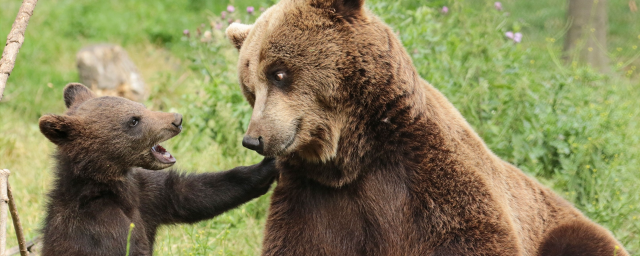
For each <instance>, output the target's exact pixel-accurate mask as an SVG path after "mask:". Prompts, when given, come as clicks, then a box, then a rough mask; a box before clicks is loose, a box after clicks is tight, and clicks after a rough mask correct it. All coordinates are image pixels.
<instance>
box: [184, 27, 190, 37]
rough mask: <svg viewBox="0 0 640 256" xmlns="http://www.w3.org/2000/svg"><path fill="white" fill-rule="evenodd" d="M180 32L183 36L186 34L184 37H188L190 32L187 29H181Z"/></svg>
mask: <svg viewBox="0 0 640 256" xmlns="http://www.w3.org/2000/svg"><path fill="white" fill-rule="evenodd" d="M182 34H183V35H184V36H186V37H189V34H190V33H189V30H188V29H185V30H183V31H182Z"/></svg>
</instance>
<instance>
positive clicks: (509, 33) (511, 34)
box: [504, 31, 513, 39]
mask: <svg viewBox="0 0 640 256" xmlns="http://www.w3.org/2000/svg"><path fill="white" fill-rule="evenodd" d="M504 35H505V36H507V37H508V38H509V39H513V32H511V31H507V33H504Z"/></svg>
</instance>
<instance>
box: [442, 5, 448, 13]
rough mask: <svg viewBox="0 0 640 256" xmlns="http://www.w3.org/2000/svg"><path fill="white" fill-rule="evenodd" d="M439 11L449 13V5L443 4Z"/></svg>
mask: <svg viewBox="0 0 640 256" xmlns="http://www.w3.org/2000/svg"><path fill="white" fill-rule="evenodd" d="M441 12H442V13H444V14H447V13H449V7H446V6H443V7H442V10H441Z"/></svg>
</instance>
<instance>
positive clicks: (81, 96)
mask: <svg viewBox="0 0 640 256" xmlns="http://www.w3.org/2000/svg"><path fill="white" fill-rule="evenodd" d="M95 97H96V96H95V95H94V94H93V92H91V90H89V88H87V87H86V86H84V85H83V84H80V83H70V84H67V86H65V87H64V104H65V105H67V108H71V106H73V105H78V104H80V103H82V102H85V101H87V100H90V99H93V98H95Z"/></svg>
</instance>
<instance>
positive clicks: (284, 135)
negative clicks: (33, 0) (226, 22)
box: [227, 0, 627, 256]
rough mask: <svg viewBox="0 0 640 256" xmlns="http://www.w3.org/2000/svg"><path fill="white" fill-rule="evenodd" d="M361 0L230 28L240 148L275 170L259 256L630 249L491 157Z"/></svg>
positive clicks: (295, 9) (306, 5)
mask: <svg viewBox="0 0 640 256" xmlns="http://www.w3.org/2000/svg"><path fill="white" fill-rule="evenodd" d="M363 5H364V0H281V1H280V2H279V3H278V4H277V5H275V6H273V7H271V8H270V9H268V10H267V11H265V12H264V13H263V14H262V15H261V16H260V17H259V18H258V19H257V21H256V23H255V24H254V25H240V24H234V25H231V26H230V27H229V28H228V30H227V35H228V37H229V38H230V40H231V42H232V43H233V44H234V45H235V46H236V47H237V48H238V49H239V51H240V55H239V62H238V72H239V80H240V85H241V88H242V90H243V93H244V95H245V97H246V99H247V100H248V101H249V103H250V104H251V106H252V107H253V114H252V116H251V121H250V123H249V127H248V129H247V133H246V136H245V138H244V140H243V144H244V145H245V146H246V147H248V148H251V149H254V150H256V151H257V152H259V153H261V154H263V155H265V156H275V157H276V159H277V165H278V167H279V169H280V173H281V174H280V176H279V178H278V185H277V187H276V188H275V190H274V193H273V196H272V200H271V207H270V210H269V217H268V220H267V225H266V231H265V237H264V243H263V250H262V254H263V255H278V256H286V255H296V256H298V255H305V256H312V255H340V256H346V255H371V256H375V255H501V256H505V255H528V256H533V255H594V256H595V255H627V253H626V252H625V251H624V249H623V248H622V246H621V245H620V243H619V242H617V241H616V239H615V238H614V237H613V236H612V235H611V233H610V232H609V231H607V230H606V229H604V228H602V227H600V226H598V225H597V224H595V223H594V222H592V221H591V220H589V219H588V218H586V217H585V216H584V215H583V214H582V213H580V212H579V211H578V210H577V209H576V208H574V207H573V206H572V205H571V204H570V203H569V202H567V201H565V200H564V199H562V198H561V197H559V196H558V195H556V194H555V193H554V192H553V191H551V190H550V189H548V188H546V187H544V186H542V185H541V184H540V183H538V182H537V181H535V180H534V179H532V178H530V177H528V176H527V175H525V174H524V173H523V172H522V171H520V170H519V169H518V168H516V167H514V166H513V165H511V164H509V163H507V162H505V161H503V160H501V159H500V158H498V157H497V156H496V155H495V154H493V153H492V152H491V151H490V150H489V149H488V148H487V147H486V145H485V144H484V142H483V141H482V139H481V138H480V137H479V136H478V135H477V134H476V133H475V132H474V131H473V129H472V128H471V126H469V124H468V123H467V122H466V120H465V119H464V118H463V117H462V116H461V115H460V113H459V112H458V111H457V110H456V109H455V108H454V106H453V105H452V104H451V103H450V102H449V101H448V100H447V99H446V98H445V97H444V96H443V95H442V94H441V93H440V92H438V91H437V90H436V89H435V88H434V87H433V86H431V85H430V84H429V83H427V82H426V81H424V80H423V79H421V78H420V76H419V74H418V72H417V71H416V69H415V67H414V66H413V63H412V61H411V58H410V57H409V55H408V54H407V53H406V51H405V50H404V49H403V47H402V44H401V42H400V41H399V40H398V38H397V37H396V36H395V33H394V32H393V31H392V30H391V29H390V28H389V27H388V26H387V25H385V24H384V23H383V22H382V21H381V20H380V19H378V18H377V17H375V16H374V15H372V14H371V13H370V12H369V11H367V10H366V8H364V7H363Z"/></svg>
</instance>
